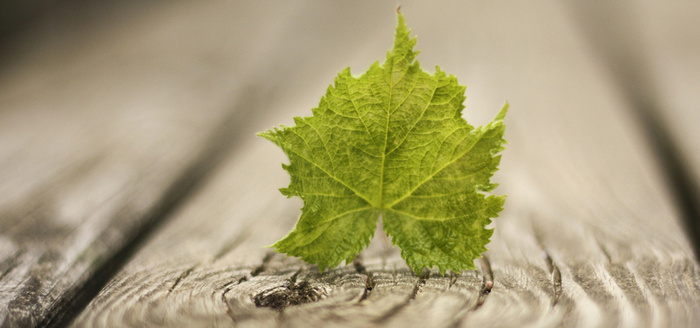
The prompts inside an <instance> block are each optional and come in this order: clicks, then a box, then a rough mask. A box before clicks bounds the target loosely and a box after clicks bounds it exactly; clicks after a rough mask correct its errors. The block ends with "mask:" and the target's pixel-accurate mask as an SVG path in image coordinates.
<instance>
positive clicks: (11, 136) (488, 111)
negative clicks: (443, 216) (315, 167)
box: [0, 1, 700, 327]
mask: <svg viewBox="0 0 700 328" xmlns="http://www.w3.org/2000/svg"><path fill="white" fill-rule="evenodd" d="M402 8H403V9H402V11H403V13H404V15H405V16H406V19H407V23H408V25H409V26H410V27H411V28H412V29H413V32H414V34H416V35H418V36H419V39H418V48H419V49H420V50H422V53H421V54H420V56H419V57H418V59H419V60H420V61H421V63H422V66H423V67H425V68H430V67H433V66H434V65H435V64H439V65H440V66H441V68H442V69H444V70H445V71H446V72H448V73H452V74H454V75H456V76H458V77H459V79H460V82H461V83H462V84H467V85H468V86H469V87H468V89H467V97H468V98H467V101H466V106H467V109H466V111H465V117H466V118H467V119H468V120H469V121H470V123H472V124H475V125H480V124H483V123H484V122H487V120H488V119H489V118H490V117H492V116H493V115H494V114H495V113H496V111H497V109H498V108H500V105H501V104H502V102H503V101H504V100H506V99H507V100H508V101H509V103H510V104H511V111H510V112H509V117H508V118H507V119H506V125H507V130H506V138H507V139H508V140H509V142H510V145H509V146H508V149H507V150H506V151H505V152H504V156H503V160H502V164H501V170H500V171H499V172H498V173H497V174H496V176H495V178H496V180H497V182H499V183H501V185H500V186H499V187H498V188H497V189H496V193H498V194H508V199H507V201H506V206H505V210H504V212H503V213H502V214H501V216H500V217H499V218H498V219H496V220H494V224H493V226H494V227H495V229H496V230H495V234H494V236H493V238H492V242H491V243H490V244H489V245H488V247H489V251H488V252H487V253H486V254H485V257H484V258H483V259H481V260H478V261H477V267H478V268H479V269H478V270H476V271H464V272H461V273H454V272H449V273H448V274H447V275H446V276H444V277H442V276H440V275H439V273H437V272H436V271H430V270H425V271H424V273H423V275H421V276H416V275H414V274H412V273H411V272H410V271H409V270H408V269H407V268H406V266H405V264H404V262H403V260H402V259H401V258H400V257H399V254H398V250H397V249H394V248H391V246H390V245H391V244H390V241H389V240H388V238H387V237H386V236H384V235H383V233H381V230H378V232H377V234H376V236H375V239H374V240H373V242H372V244H371V245H370V247H369V248H368V249H367V250H365V251H364V252H363V253H362V255H361V257H360V258H358V260H356V262H355V263H353V264H351V265H349V266H347V267H343V266H341V267H338V268H336V269H334V270H331V271H329V272H327V273H324V274H322V275H321V274H319V273H318V270H317V269H316V268H315V267H313V266H310V265H308V264H306V263H304V262H301V261H299V260H297V259H294V258H286V257H284V255H280V254H276V253H273V252H271V251H270V249H267V248H265V247H264V246H266V245H270V244H271V243H273V242H274V241H275V240H277V239H279V238H281V237H282V236H284V234H285V233H286V232H288V231H289V230H290V229H291V228H292V227H293V225H294V223H295V221H296V219H297V216H298V214H299V207H300V206H301V201H300V200H299V199H285V198H284V197H283V196H282V195H280V194H279V192H278V191H277V188H280V187H283V186H285V185H286V183H287V182H288V177H287V176H286V173H285V172H284V171H283V170H282V169H281V167H280V163H282V162H286V159H285V158H284V155H283V154H282V152H281V151H280V150H279V149H277V148H276V147H275V146H274V145H272V144H271V143H269V142H267V141H265V140H263V139H261V138H257V137H255V136H254V133H255V132H257V131H261V130H263V129H266V128H269V127H272V126H275V125H278V124H280V123H282V124H291V123H292V120H291V118H292V116H298V115H309V114H310V111H309V109H310V108H312V107H314V106H315V105H316V104H317V103H318V100H319V98H320V96H321V95H322V94H323V92H324V91H325V88H326V87H327V86H328V84H330V82H331V81H332V79H333V77H334V76H335V74H336V73H337V72H339V71H340V70H341V69H342V68H344V67H346V66H350V67H352V69H353V72H354V73H355V74H357V73H360V72H362V71H364V70H365V69H366V68H367V67H368V66H369V65H370V64H371V63H372V62H373V61H374V60H378V59H381V58H383V56H384V53H385V51H386V50H387V49H389V47H390V46H391V41H392V37H393V35H392V32H393V27H394V20H395V16H394V14H393V10H394V4H391V3H386V4H376V3H369V2H367V3H364V2H360V3H353V4H344V5H335V4H330V3H328V4H326V3H320V2H312V1H308V2H296V3H273V2H264V1H263V2H258V3H252V2H251V3H240V2H236V3H232V2H225V1H221V2H210V3H207V4H198V3H197V4H195V3H179V4H170V3H169V4H160V3H151V4H149V5H140V6H137V5H131V6H125V7H118V8H116V9H115V8H112V9H110V10H106V9H104V8H102V7H99V6H98V7H96V8H93V9H92V10H94V14H95V15H97V16H98V17H100V16H99V15H102V16H101V17H104V19H102V20H99V23H96V22H94V21H93V20H96V19H95V18H91V19H89V20H88V21H86V22H84V24H90V26H91V27H92V28H91V29H89V30H86V29H80V28H76V27H75V26H79V25H80V24H79V23H76V22H75V19H74V17H73V16H71V13H62V15H64V16H59V17H67V18H64V20H67V21H70V22H71V24H73V25H70V24H69V25H70V26H73V27H71V28H59V27H62V26H66V24H65V21H61V20H60V19H56V20H51V21H48V22H46V23H45V24H44V25H42V26H39V27H37V28H36V29H35V30H32V31H30V32H27V35H28V36H27V40H29V41H26V43H23V44H19V45H18V46H17V47H16V51H17V53H19V54H24V55H22V56H19V55H18V56H16V57H10V59H8V60H7V61H6V66H5V67H3V69H2V70H1V71H0V85H4V86H9V87H4V88H2V89H0V108H1V109H2V110H1V111H0V195H2V196H1V197H0V227H2V228H0V322H2V326H3V327H5V326H7V327H13V326H18V327H25V326H37V325H44V324H65V323H67V320H68V319H70V318H71V314H70V312H71V311H73V312H79V314H78V315H77V317H76V318H75V321H74V322H73V325H74V326H77V327H121V326H132V327H154V326H161V327H176V326H181V327H197V326H202V327H211V326H236V327H239V326H240V327H246V326H250V327H276V326H289V327H298V326H339V327H372V326H390V327H393V326H397V327H399V326H400V327H406V326H408V327H426V326H430V327H482V326H493V327H508V326H512V327H522V326H537V327H549V326H552V327H553V326H567V327H569V326H576V327H618V326H621V327H640V326H650V327H668V326H673V327H692V326H694V324H695V323H696V322H700V304H699V303H700V267H699V266H698V262H697V260H696V258H695V256H694V254H693V247H694V246H693V245H692V243H691V240H692V239H689V237H688V236H689V235H690V234H689V233H688V231H687V229H686V224H685V222H686V221H685V216H684V215H685V214H684V211H683V210H682V209H681V208H680V207H679V205H678V204H679V203H678V201H677V195H678V194H679V192H678V190H676V189H674V188H676V186H675V185H674V184H672V183H668V181H667V179H666V178H665V177H666V176H667V175H668V172H667V171H666V170H668V167H667V166H665V165H664V164H663V161H660V160H659V159H658V150H657V148H655V147H654V146H652V145H650V142H649V140H650V139H649V136H648V135H647V134H645V129H644V126H643V124H642V123H640V120H639V119H638V118H637V115H638V112H637V109H635V107H634V106H635V102H633V101H630V98H629V97H630V96H629V94H628V93H626V92H625V88H623V87H621V86H620V85H619V83H620V79H618V78H615V77H614V76H615V74H617V73H615V72H611V69H610V67H609V65H607V64H605V63H606V61H605V59H601V58H607V57H605V53H606V52H605V51H600V50H599V49H598V48H597V47H599V46H600V44H599V43H597V42H598V41H595V40H598V39H596V38H593V39H591V36H590V35H592V34H591V33H590V32H587V30H586V27H585V25H582V24H580V23H577V22H578V21H577V20H576V19H577V18H575V17H574V15H573V14H572V12H576V13H578V14H580V15H594V14H595V13H596V11H585V12H583V13H581V12H580V11H576V10H574V11H572V7H569V6H567V5H563V4H560V3H550V2H546V1H535V2H530V3H528V4H521V5H518V4H513V3H505V2H500V3H499V2H495V3H488V4H487V3H479V4H473V5H465V4H462V3H447V4H441V5H439V6H437V5H432V6H429V5H427V4H420V3H414V2H411V1H409V2H406V3H404V4H403V7H402ZM578 9H581V8H578ZM611 10H612V9H611ZM640 10H647V14H648V12H652V13H656V12H657V11H649V10H648V8H647V9H644V8H642V9H640ZM674 10H675V11H674ZM680 10H681V9H678V8H670V9H668V10H667V11H665V12H664V11H662V12H661V14H658V15H657V16H653V17H656V18H655V19H657V22H667V18H665V17H673V15H678V13H679V12H681V11H680ZM604 12H605V11H604ZM664 15H666V16H664ZM686 15H690V14H686ZM126 17H128V19H129V24H123V20H124V19H125V18H126ZM591 17H593V16H591ZM596 17H597V16H596ZM642 17H647V16H642ZM659 17H661V18H659ZM622 21H624V20H622ZM652 21H653V20H652ZM679 22H680V23H683V24H690V25H692V23H688V22H692V20H680V21H679ZM684 22H685V23H684ZM680 23H679V24H680ZM95 24H97V25H95ZM657 24H660V25H663V26H664V28H667V29H669V31H673V29H672V28H671V27H666V26H667V25H664V24H661V23H657ZM684 26H687V25H684ZM664 28H659V29H652V28H650V30H651V31H653V32H654V33H657V34H658V35H656V36H654V37H655V38H656V39H654V40H657V41H658V40H661V39H663V36H664V35H669V34H671V35H675V34H673V33H671V32H664V31H665V30H664ZM664 33H667V34H664ZM32 38H33V39H32ZM685 38H686V39H687V38H691V39H692V38H693V36H692V34H691V36H686V37H685ZM686 39H683V40H686ZM32 40H33V41H32ZM59 40H62V41H61V42H59ZM66 40H68V41H70V42H66ZM591 40H594V41H595V42H592V41H591ZM659 42H661V41H659ZM667 42H668V43H669V44H672V45H676V43H674V42H672V41H667ZM655 44H657V43H656V41H654V42H653V43H651V44H650V45H649V46H651V47H653V46H654V45H655ZM654 49H655V48H654ZM671 49H676V48H673V47H671ZM613 50H615V51H618V50H619V49H617V48H614V49H613ZM619 51H622V50H619ZM665 51H666V52H660V53H653V54H655V55H654V56H650V57H649V58H647V59H645V60H648V61H651V62H653V63H657V62H658V63H666V64H664V65H678V67H676V68H674V69H676V70H682V69H685V68H684V67H685V66H688V67H689V68H687V69H697V68H698V67H700V65H698V64H697V61H694V60H693V58H698V57H697V56H695V57H693V56H692V54H695V55H697V54H699V53H700V52H698V51H696V50H693V48H691V49H690V50H689V49H687V48H685V47H679V48H677V50H673V51H672V50H665ZM679 52H680V54H679ZM686 52H687V53H686ZM669 56H670V58H673V56H686V57H683V58H689V59H688V60H687V61H686V62H682V63H674V64H669V63H668V62H667V61H668V59H667V58H669ZM658 58H661V59H658ZM664 58H666V59H664ZM662 59H663V60H662ZM7 63H10V64H7ZM658 65H659V67H666V66H662V64H658ZM658 71H659V72H663V73H664V74H666V79H667V80H673V81H676V82H675V83H677V84H682V83H681V82H680V81H688V80H689V79H692V76H693V75H690V74H688V75H683V74H674V73H673V72H675V71H674V70H673V69H668V70H667V69H665V68H659V69H658ZM692 81H694V80H692ZM689 83H690V82H689ZM663 85H664V86H665V87H664V88H659V89H660V90H659V94H660V95H659V96H658V97H659V98H658V99H665V101H668V102H672V101H674V100H675V101H677V99H679V98H683V99H690V100H692V99H691V98H693V97H692V96H691V94H693V92H687V91H686V92H682V91H678V90H676V89H674V88H671V87H667V86H666V84H663ZM689 90H690V89H689ZM655 99H656V98H655ZM690 100H688V103H692V102H691V101H690ZM669 108H672V109H673V110H670V109H669ZM693 108H694V107H692V105H690V104H687V105H686V106H656V107H654V110H655V111H657V114H658V115H660V116H662V117H668V118H669V119H668V122H671V123H669V124H673V123H672V122H673V120H677V121H688V122H684V123H685V124H687V125H688V126H690V125H692V123H693V122H695V123H698V120H697V115H696V112H695V111H693ZM661 110H663V112H661ZM674 131H675V130H674ZM682 131H683V132H682V134H683V135H682V136H684V137H683V138H680V137H678V135H675V134H674V137H673V138H671V140H674V142H677V144H676V145H677V148H678V149H685V152H690V153H692V151H688V149H693V147H694V146H693V144H692V142H691V141H687V140H696V139H697V138H692V136H693V135H695V136H697V133H695V132H694V131H693V130H692V129H688V128H684V129H683V130H682ZM673 133H679V132H673ZM682 156H684V157H682V158H690V157H688V156H686V155H682ZM687 161H688V162H689V163H694V162H692V161H694V160H693V159H688V160H687ZM219 163H220V164H219ZM689 167H691V169H690V172H693V174H696V173H697V172H698V171H697V170H696V169H697V166H695V164H692V165H689ZM692 167H694V168H695V169H692ZM697 181H698V180H695V181H694V182H692V184H694V185H695V186H697V185H696V184H695V183H696V182H697ZM114 263H116V264H114ZM120 263H125V264H124V265H123V267H122V265H121V264H120ZM110 265H114V268H110ZM105 268H107V269H105ZM114 270H116V271H114ZM102 271H104V272H106V273H107V277H110V275H111V273H114V275H113V277H111V279H109V281H108V282H107V283H106V285H105V286H104V288H102V289H101V290H100V291H99V293H98V294H97V295H94V298H93V297H92V296H93V295H92V294H91V293H96V292H97V290H94V288H96V287H94V286H95V285H99V283H94V284H91V283H92V282H93V281H95V279H96V276H98V275H99V273H100V272H102ZM98 282H99V281H98ZM77 295H90V296H89V297H90V298H92V301H91V302H90V303H89V304H88V305H87V306H86V307H85V308H84V309H83V308H82V305H81V304H80V302H76V301H75V299H76V298H77ZM66 313H67V314H66ZM64 314H66V315H65V317H63V316H62V315H64Z"/></svg>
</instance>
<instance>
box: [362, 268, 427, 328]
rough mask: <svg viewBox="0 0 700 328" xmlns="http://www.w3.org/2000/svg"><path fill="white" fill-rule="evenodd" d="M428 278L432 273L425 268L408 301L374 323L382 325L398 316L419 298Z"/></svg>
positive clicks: (393, 308)
mask: <svg viewBox="0 0 700 328" xmlns="http://www.w3.org/2000/svg"><path fill="white" fill-rule="evenodd" d="M428 278H430V271H429V270H428V269H427V268H424V269H423V272H422V273H421V275H420V277H419V278H418V280H417V281H416V283H415V284H414V285H413V290H412V291H411V294H409V295H408V297H407V298H406V300H404V301H403V302H401V303H400V304H398V305H396V306H394V307H392V308H391V309H389V311H386V313H384V315H382V316H381V317H379V318H376V319H375V320H373V321H374V322H375V323H379V324H381V323H384V322H386V321H387V320H389V319H391V318H392V317H394V316H395V315H397V314H398V313H399V312H401V310H402V309H403V308H405V307H406V306H408V305H409V304H411V302H412V301H413V300H415V299H416V296H418V294H419V293H420V291H421V290H422V287H423V286H424V285H425V282H426V280H428Z"/></svg>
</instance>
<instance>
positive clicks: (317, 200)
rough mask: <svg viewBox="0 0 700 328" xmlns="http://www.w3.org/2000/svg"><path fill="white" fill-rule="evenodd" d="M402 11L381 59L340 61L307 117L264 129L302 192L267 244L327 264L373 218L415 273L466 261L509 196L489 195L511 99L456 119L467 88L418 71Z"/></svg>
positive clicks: (360, 242) (359, 238)
mask: <svg viewBox="0 0 700 328" xmlns="http://www.w3.org/2000/svg"><path fill="white" fill-rule="evenodd" d="M409 32H410V31H409V30H408V29H407V28H406V24H405V22H404V18H403V16H402V15H401V14H399V15H398V27H397V28H396V38H395V41H394V48H393V49H392V50H391V51H390V52H389V53H388V54H387V56H386V61H385V62H384V63H383V64H381V65H380V64H379V63H376V62H375V63H374V64H373V65H372V66H371V67H370V68H369V70H368V71H367V72H365V73H364V74H362V75H361V76H359V77H353V76H352V75H351V74H350V69H345V70H344V71H343V72H341V73H340V74H339V75H338V77H336V79H335V82H334V83H333V85H332V86H330V87H329V88H328V90H327V91H326V95H325V96H324V97H322V98H321V102H320V104H319V106H318V108H314V109H312V113H313V116H311V117H302V118H300V117H296V118H295V119H294V121H295V123H296V125H295V126H292V127H285V126H282V127H281V128H275V129H273V130H268V131H266V132H263V133H261V134H260V136H263V137H265V138H267V139H269V140H271V141H272V142H274V143H275V144H277V145H278V146H280V147H281V148H282V149H283V150H284V152H285V153H286V154H287V156H288V157H289V162H290V164H289V165H283V167H284V169H285V170H287V171H288V172H289V175H290V177H291V182H290V184H289V186H288V187H287V188H283V189H280V190H281V191H282V194H284V195H286V196H288V197H292V196H299V197H301V198H302V199H303V200H304V207H303V208H302V213H301V217H300V218H299V222H298V223H297V225H296V227H295V228H294V230H292V232H290V233H289V235H287V236H286V237H284V238H283V239H282V240H280V241H278V242H277V243H275V244H274V245H273V247H274V248H275V249H276V250H277V251H279V252H281V253H286V254H288V255H292V256H298V257H301V258H302V259H303V260H305V261H307V262H310V263H316V264H318V267H319V269H320V270H321V271H322V272H323V271H324V270H325V269H326V268H332V267H335V266H337V265H338V264H340V263H341V262H342V261H343V260H344V261H346V264H347V263H350V262H352V260H353V259H354V258H355V256H356V255H357V254H358V253H359V252H360V251H362V249H363V248H364V247H366V246H367V245H369V242H370V240H371V239H372V237H373V235H374V230H375V228H376V225H377V220H378V218H379V216H380V215H381V216H382V218H383V219H382V220H383V224H384V230H385V231H386V233H387V234H388V235H390V236H391V238H392V243H393V244H394V245H398V246H399V247H400V248H401V256H402V257H403V258H404V259H405V260H406V263H407V264H408V265H409V266H410V267H411V268H412V269H413V270H414V271H415V272H416V273H420V272H421V270H422V269H423V268H424V267H428V268H432V267H434V266H437V267H438V269H439V270H440V272H441V273H443V274H444V272H445V271H446V270H448V269H450V270H453V271H456V272H459V271H460V270H463V269H474V259H476V258H478V257H480V254H481V253H483V252H484V251H486V247H485V245H486V244H487V243H488V242H489V238H490V237H491V234H492V232H493V231H492V230H490V229H486V228H485V227H486V225H488V224H489V223H490V222H491V218H494V217H497V216H498V213H499V212H500V211H501V210H502V209H503V203H504V201H505V196H493V195H489V196H487V195H485V194H484V192H489V191H491V190H493V189H494V188H495V187H496V184H493V183H491V182H490V178H491V176H492V175H493V173H494V172H495V171H496V170H497V167H498V164H499V162H500V159H501V157H500V155H497V153H498V152H500V151H501V150H503V145H504V144H505V141H504V140H503V133H504V131H505V126H504V124H503V119H504V117H505V114H506V111H507V108H508V105H507V104H506V105H505V106H504V107H503V109H502V110H501V111H500V112H499V113H498V115H497V116H496V118H495V120H494V121H493V122H491V123H489V124H488V125H486V126H482V127H479V128H474V127H472V126H471V125H469V124H467V122H466V121H465V120H464V119H463V118H462V109H463V108H464V106H463V104H462V103H463V102H464V99H465V96H464V91H465V89H466V88H465V87H464V86H461V85H459V84H458V83H457V79H456V78H455V77H454V76H452V75H449V76H448V75H446V74H445V73H444V72H442V71H441V70H440V68H439V67H436V71H435V73H434V74H432V75H431V74H429V73H427V72H425V71H423V70H422V69H421V67H420V65H419V63H418V62H417V61H415V57H416V55H417V54H418V52H417V51H414V50H413V47H414V46H415V43H416V39H415V38H410V36H409Z"/></svg>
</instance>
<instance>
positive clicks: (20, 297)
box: [0, 4, 277, 327]
mask: <svg viewBox="0 0 700 328" xmlns="http://www.w3.org/2000/svg"><path fill="white" fill-rule="evenodd" d="M91 8H92V9H89V10H86V11H84V12H81V11H79V10H78V13H79V14H84V15H86V17H89V19H88V22H85V24H87V25H85V24H83V25H81V24H82V23H80V22H76V19H78V18H76V17H77V16H75V15H67V16H65V17H63V16H60V15H58V16H57V17H56V18H55V19H54V20H49V21H47V22H45V23H44V24H43V25H42V26H38V27H36V28H34V29H33V30H31V31H29V32H27V35H26V36H25V38H24V39H23V40H24V41H23V42H20V43H19V44H15V45H14V46H13V47H11V48H12V49H15V51H16V53H15V54H14V56H9V55H8V57H6V58H4V59H5V60H7V61H6V62H4V63H5V64H6V66H3V69H2V71H1V72H2V74H0V85H2V86H3V87H2V88H0V108H1V109H2V110H1V111H0V195H2V196H0V325H1V326H2V327H32V326H37V325H43V324H47V323H52V322H60V320H61V318H62V317H63V316H64V315H66V313H69V312H70V309H71V304H72V302H75V301H76V298H77V297H78V296H79V294H80V293H81V292H83V291H84V290H85V288H86V287H85V286H86V284H88V283H90V282H92V280H93V278H94V275H95V274H96V272H98V271H99V270H103V269H104V268H107V269H108V268H109V266H110V265H112V264H113V263H114V262H115V261H116V259H115V256H116V255H117V254H119V252H120V251H121V250H123V249H124V247H125V245H128V244H129V243H130V242H131V241H132V240H133V239H134V238H136V236H138V235H139V234H140V233H142V232H143V230H145V229H146V227H149V226H151V225H153V224H155V223H157V222H158V220H160V219H162V217H163V215H164V214H165V213H167V212H168V211H169V210H171V209H172V208H173V204H175V203H178V202H179V200H180V199H182V197H183V196H184V195H186V193H187V192H188V191H189V190H191V189H192V188H193V187H194V186H196V184H197V181H199V180H201V177H202V176H203V175H204V174H205V173H206V172H207V170H208V169H209V168H210V167H211V166H213V165H215V163H216V162H217V158H219V157H220V155H221V154H225V153H226V152H227V151H228V149H231V147H232V146H235V142H232V140H233V141H235V140H236V139H235V136H236V135H237V133H238V132H237V130H240V128H241V127H244V126H245V121H246V119H247V115H248V114H249V113H250V112H247V111H245V110H242V109H245V108H247V107H250V103H254V102H255V101H257V99H258V98H259V97H258V96H261V97H262V96H264V95H258V94H255V93H252V92H250V88H251V87H250V86H252V85H254V84H255V83H259V82H260V81H259V80H256V79H255V78H251V76H257V73H258V72H255V73H256V74H252V73H251V67H256V66H258V64H257V63H258V62H257V61H259V60H264V59H265V58H264V57H265V56H264V55H263V56H258V57H252V56H244V55H242V54H241V53H239V52H236V51H235V49H237V48H236V47H244V48H247V47H248V46H251V48H250V49H255V50H257V51H260V52H262V53H264V54H268V53H269V54H271V53H272V52H271V51H270V49H274V47H273V45H270V44H266V43H264V42H258V38H257V37H256V35H255V34H252V33H249V32H246V34H241V33H236V31H237V28H238V25H237V24H245V23H246V20H245V17H241V19H240V20H238V21H237V22H234V23H232V24H228V25H226V26H225V27H226V28H227V29H218V30H213V31H212V30H206V31H202V30H201V29H199V24H200V22H201V21H202V20H204V19H205V18H206V19H210V20H211V21H212V22H219V21H222V20H227V19H228V18H229V17H224V16H221V15H219V16H217V15H216V12H212V11H207V8H202V10H200V11H199V12H189V11H187V10H188V8H182V7H177V6H169V7H168V11H165V12H163V11H162V9H163V7H152V6H148V5H141V6H139V5H133V4H132V5H130V6H125V7H120V6H115V5H112V7H110V6H109V5H93V6H92V7H91ZM244 8H245V6H244V5H241V9H244ZM257 10H264V8H257ZM185 13H186V14H185ZM100 18H101V19H100ZM180 18H182V19H180ZM78 20H79V19H78ZM88 23H89V24H88ZM81 26H82V28H81ZM204 32H206V33H204ZM251 41H255V44H254V45H250V42H251ZM255 47H257V48H255ZM275 68H277V66H275V65H270V69H275ZM265 83H266V84H267V85H269V86H272V85H273V84H272V83H270V82H265ZM232 138H233V139H232Z"/></svg>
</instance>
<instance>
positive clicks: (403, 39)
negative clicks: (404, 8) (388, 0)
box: [387, 12, 418, 64]
mask: <svg viewBox="0 0 700 328" xmlns="http://www.w3.org/2000/svg"><path fill="white" fill-rule="evenodd" d="M396 17H397V21H398V22H397V25H396V34H395V35H394V48H393V49H392V50H391V52H390V53H389V54H388V55H387V61H392V62H397V63H398V62H403V63H404V64H410V63H412V62H413V60H414V59H415V57H416V54H418V52H417V51H413V47H414V46H415V45H416V38H411V30H409V29H408V27H407V26H406V19H405V18H404V17H403V14H401V12H397V13H396Z"/></svg>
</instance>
